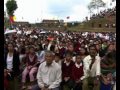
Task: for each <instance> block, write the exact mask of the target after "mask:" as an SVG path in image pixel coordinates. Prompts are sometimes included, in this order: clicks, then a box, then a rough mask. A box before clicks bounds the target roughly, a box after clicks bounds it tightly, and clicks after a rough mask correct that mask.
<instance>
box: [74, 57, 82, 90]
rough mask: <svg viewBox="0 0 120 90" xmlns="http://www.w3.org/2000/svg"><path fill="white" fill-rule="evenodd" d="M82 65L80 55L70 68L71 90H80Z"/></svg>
mask: <svg viewBox="0 0 120 90" xmlns="http://www.w3.org/2000/svg"><path fill="white" fill-rule="evenodd" d="M83 78H84V76H83V63H82V57H81V56H80V55H77V56H76V62H75V64H74V65H73V67H72V80H73V90H82V83H81V82H82V80H83Z"/></svg>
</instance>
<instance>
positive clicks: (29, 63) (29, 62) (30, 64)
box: [22, 47, 37, 89]
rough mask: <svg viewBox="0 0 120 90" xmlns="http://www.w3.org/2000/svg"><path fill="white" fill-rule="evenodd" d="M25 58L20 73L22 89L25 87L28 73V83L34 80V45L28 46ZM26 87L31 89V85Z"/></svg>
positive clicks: (35, 69) (35, 61)
mask: <svg viewBox="0 0 120 90" xmlns="http://www.w3.org/2000/svg"><path fill="white" fill-rule="evenodd" d="M25 60H26V67H25V69H24V71H23V73H22V84H23V86H22V89H24V88H26V87H25V82H26V76H27V74H28V73H29V76H30V84H31V85H32V83H33V82H34V80H35V78H34V74H35V73H36V72H37V67H36V64H37V56H36V54H35V49H34V47H30V52H29V54H28V55H27V56H26V57H25ZM28 89H31V86H29V87H28Z"/></svg>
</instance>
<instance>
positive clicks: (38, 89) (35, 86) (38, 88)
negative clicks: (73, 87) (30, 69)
mask: <svg viewBox="0 0 120 90" xmlns="http://www.w3.org/2000/svg"><path fill="white" fill-rule="evenodd" d="M32 90H41V88H40V87H39V86H38V84H36V85H34V86H33V87H32ZM52 90H59V87H57V88H53V89H52Z"/></svg>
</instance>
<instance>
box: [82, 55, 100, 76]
mask: <svg viewBox="0 0 120 90" xmlns="http://www.w3.org/2000/svg"><path fill="white" fill-rule="evenodd" d="M95 59H96V60H95V62H94V63H93V65H92V67H91V70H90V69H89V66H90V64H91V62H92V60H91V56H90V55H88V56H86V57H85V58H84V59H83V71H84V76H85V77H88V76H91V77H95V76H97V75H100V74H101V72H100V71H101V70H100V57H99V56H96V57H95Z"/></svg>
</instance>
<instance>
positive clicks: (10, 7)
mask: <svg viewBox="0 0 120 90" xmlns="http://www.w3.org/2000/svg"><path fill="white" fill-rule="evenodd" d="M6 8H7V14H8V15H9V16H13V15H14V11H15V10H16V9H17V8H18V7H17V3H16V1H15V0H8V1H7V3H6Z"/></svg>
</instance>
